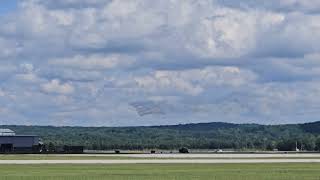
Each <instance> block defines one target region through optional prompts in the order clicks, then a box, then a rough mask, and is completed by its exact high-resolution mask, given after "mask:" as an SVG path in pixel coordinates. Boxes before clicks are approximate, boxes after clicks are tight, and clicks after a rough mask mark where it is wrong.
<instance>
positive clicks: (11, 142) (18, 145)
mask: <svg viewBox="0 0 320 180" xmlns="http://www.w3.org/2000/svg"><path fill="white" fill-rule="evenodd" d="M40 144H41V142H40V138H39V136H36V135H16V133H15V132H14V131H12V130H10V129H0V153H7V152H33V151H37V150H38V148H39V146H40Z"/></svg>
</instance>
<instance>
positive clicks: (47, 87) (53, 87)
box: [41, 79, 74, 94]
mask: <svg viewBox="0 0 320 180" xmlns="http://www.w3.org/2000/svg"><path fill="white" fill-rule="evenodd" d="M41 89H42V90H43V91H44V92H46V93H58V94H72V93H73V92H74V87H73V86H72V85H71V84H69V83H64V84H63V83H60V81H59V80H57V79H54V80H52V81H50V82H48V83H46V84H43V85H42V86H41Z"/></svg>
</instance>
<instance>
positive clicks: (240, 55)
mask: <svg viewBox="0 0 320 180" xmlns="http://www.w3.org/2000/svg"><path fill="white" fill-rule="evenodd" d="M319 7H320V4H319V1H317V0H304V1H299V0H282V1H276V0H270V1H265V0H263V1H262V0H246V1H241V0H240V1H239V0H198V1H194V0H161V1H150V0H130V1H123V0H46V1H43V0H21V1H19V5H18V8H17V10H15V11H13V12H11V13H8V14H6V15H0V23H1V27H0V48H1V53H0V80H1V83H0V90H1V91H0V98H1V102H0V108H1V110H0V117H3V118H6V119H8V123H10V122H9V120H10V121H15V122H17V123H21V124H53V125H61V124H63V125H97V124H98V125H110V126H111V125H117V126H118V125H154V124H176V123H188V122H209V121H226V122H237V123H240V122H255V123H273V124H274V123H291V122H306V121H313V120H317V117H318V116H319V113H318V111H316V109H317V108H318V106H317V104H318V103H319V102H318V101H317V100H316V98H314V97H317V96H318V95H319V87H320V86H319V85H318V84H319V81H320V78H319V77H320V67H319V58H320V56H319V54H320V47H319V46H318V42H319V41H320V24H319V22H320V9H319ZM143 112H147V113H146V115H145V116H139V113H140V114H141V113H143Z"/></svg>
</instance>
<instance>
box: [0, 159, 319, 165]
mask: <svg viewBox="0 0 320 180" xmlns="http://www.w3.org/2000/svg"><path fill="white" fill-rule="evenodd" d="M247 163H250V164H252V163H257V164H261V163H320V159H148V160H139V159H137V160H0V164H2V165H8V164H21V165H23V164H25V165H28V164H247Z"/></svg>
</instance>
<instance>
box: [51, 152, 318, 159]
mask: <svg viewBox="0 0 320 180" xmlns="http://www.w3.org/2000/svg"><path fill="white" fill-rule="evenodd" d="M53 156H78V157H128V158H157V159H158V158H160V159H161V158H164V159H167V158H170V159H179V158H180V159H181V158H183V159H188V158H192V159H196V158H211V159H214V158H219V159H221V158H226V159H230V158H233V159H236V158H239V159H241V158H267V159H269V158H319V159H320V153H318V154H317V153H309V154H302V153H300V154H299V153H297V154H284V153H283V154H281V153H274V154H57V155H53Z"/></svg>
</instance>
